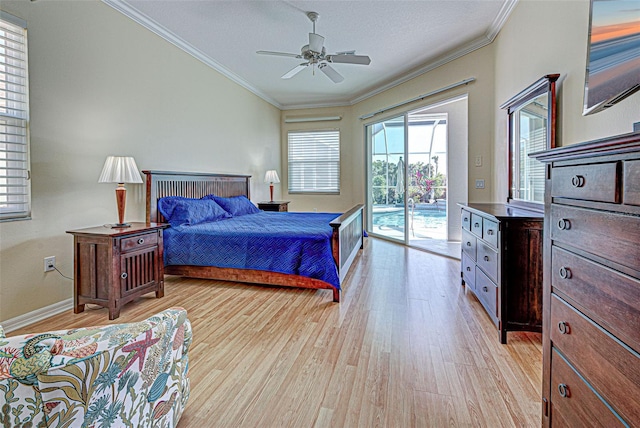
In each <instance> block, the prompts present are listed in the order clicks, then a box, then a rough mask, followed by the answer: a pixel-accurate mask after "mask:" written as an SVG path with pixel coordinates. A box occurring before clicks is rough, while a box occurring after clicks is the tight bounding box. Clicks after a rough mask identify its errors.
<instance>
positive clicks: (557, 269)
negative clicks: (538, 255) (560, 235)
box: [551, 247, 640, 351]
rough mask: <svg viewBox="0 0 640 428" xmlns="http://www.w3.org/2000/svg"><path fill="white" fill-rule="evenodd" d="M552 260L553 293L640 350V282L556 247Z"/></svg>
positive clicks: (552, 250)
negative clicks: (566, 299)
mask: <svg viewBox="0 0 640 428" xmlns="http://www.w3.org/2000/svg"><path fill="white" fill-rule="evenodd" d="M551 257H552V260H553V261H552V268H551V277H552V280H551V285H552V287H553V292H554V293H558V294H561V295H563V296H566V298H568V299H571V301H572V302H574V304H576V305H578V306H580V310H582V311H583V312H585V313H586V314H587V315H588V316H589V317H590V318H594V319H595V320H596V322H598V323H599V324H600V325H602V326H603V327H604V328H606V329H607V330H608V331H610V332H611V333H612V334H613V335H614V336H616V337H617V338H618V339H620V340H622V341H623V342H625V343H626V344H627V345H629V346H631V347H632V348H634V349H636V350H637V351H640V281H638V280H637V279H635V278H631V277H629V276H627V275H623V274H621V273H619V272H617V271H614V270H612V269H609V268H607V267H605V266H602V265H600V264H598V263H595V262H592V261H590V260H587V259H585V258H583V257H580V256H578V255H576V254H573V253H571V252H570V251H566V250H563V249H562V248H558V247H553V248H552V249H551Z"/></svg>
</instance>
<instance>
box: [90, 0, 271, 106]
mask: <svg viewBox="0 0 640 428" xmlns="http://www.w3.org/2000/svg"><path fill="white" fill-rule="evenodd" d="M102 2H103V3H104V4H106V5H108V6H111V7H112V8H114V9H115V10H117V11H118V12H120V13H122V14H123V15H125V16H127V17H129V18H131V19H132V20H133V21H135V22H137V23H138V24H140V25H142V26H143V27H145V28H147V29H148V30H150V31H152V32H154V33H155V34H157V35H158V36H160V37H162V38H163V39H165V40H166V41H168V42H169V43H171V44H173V45H175V46H176V47H178V48H179V49H182V50H183V51H185V52H186V53H188V54H189V55H191V56H193V57H194V58H196V59H197V60H199V61H201V62H203V63H204V64H206V65H208V66H209V67H211V68H213V69H214V70H216V71H217V72H218V73H220V74H222V75H223V76H225V77H226V78H228V79H229V80H231V81H232V82H234V83H237V84H238V85H240V86H242V87H243V88H245V89H247V90H248V91H250V92H252V93H253V94H255V95H256V96H258V97H260V98H262V99H263V100H265V101H266V102H268V103H269V104H272V105H273V106H274V107H277V108H278V109H282V108H283V106H282V105H281V104H280V103H279V102H277V101H276V100H275V99H273V98H272V97H270V96H269V95H267V94H265V93H264V92H262V91H260V90H259V89H257V88H256V87H254V86H252V85H251V84H250V83H249V82H247V81H246V80H244V79H242V78H241V77H240V76H238V75H237V74H235V73H233V72H232V71H231V70H229V69H227V68H226V67H224V66H223V65H222V64H220V63H219V62H217V61H215V60H213V59H212V58H210V57H209V56H207V55H206V54H205V53H204V52H202V51H200V50H199V49H196V48H194V47H193V46H192V45H191V44H190V43H189V42H187V41H186V40H184V39H182V38H181V37H180V36H178V35H177V34H175V33H173V32H172V31H171V30H169V29H167V28H165V27H163V26H162V25H160V24H159V23H158V22H156V21H154V20H153V19H151V18H149V17H147V16H145V15H143V14H141V13H140V12H138V11H137V10H136V9H135V8H134V7H133V6H131V5H130V4H129V3H127V2H126V1H125V0H102Z"/></svg>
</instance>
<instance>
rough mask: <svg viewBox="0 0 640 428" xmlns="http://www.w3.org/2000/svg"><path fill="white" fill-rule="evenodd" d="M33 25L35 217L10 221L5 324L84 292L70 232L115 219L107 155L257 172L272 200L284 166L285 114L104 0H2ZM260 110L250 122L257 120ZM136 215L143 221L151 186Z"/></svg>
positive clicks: (5, 239)
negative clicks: (53, 263)
mask: <svg viewBox="0 0 640 428" xmlns="http://www.w3.org/2000/svg"><path fill="white" fill-rule="evenodd" d="M1 6H2V10H3V11H5V12H8V13H11V14H13V15H15V16H18V17H20V18H22V19H25V20H26V21H27V25H28V28H29V29H28V31H29V54H30V67H29V68H30V85H31V87H30V89H31V94H30V100H31V171H32V172H31V176H32V211H33V219H32V220H27V221H16V222H5V223H0V321H2V320H7V319H11V318H14V317H17V316H19V315H23V314H26V313H29V312H31V311H34V310H37V309H40V308H43V307H46V306H48V305H51V304H55V303H57V302H60V301H64V300H65V299H69V298H71V297H72V296H73V287H72V281H69V280H67V279H64V278H62V277H61V276H60V275H59V274H58V273H56V272H50V273H46V274H45V273H44V272H43V258H44V257H45V256H56V259H57V265H58V268H59V269H60V270H61V271H62V272H63V273H65V274H66V275H68V276H72V275H73V248H72V246H73V245H72V244H73V240H72V237H71V235H68V234H65V231H66V230H70V229H75V228H81V227H86V226H94V225H100V224H105V223H113V222H114V221H115V220H116V214H117V213H116V206H115V196H114V195H115V193H114V189H115V187H114V186H113V185H111V184H98V183H97V180H98V176H99V174H100V171H101V169H102V165H103V163H104V160H105V158H106V157H107V156H108V155H131V156H134V157H135V159H136V162H137V164H138V167H139V168H140V169H159V170H186V171H214V172H228V173H241V174H251V175H252V176H253V177H254V179H253V181H252V189H251V193H252V198H253V199H254V200H261V199H268V194H269V190H268V186H266V185H264V183H263V182H262V180H263V178H264V172H265V171H266V170H267V169H274V168H275V169H278V170H280V111H279V110H278V109H277V108H275V107H273V106H272V105H270V104H268V103H266V102H265V101H263V100H262V99H260V98H258V97H257V96H255V95H253V94H252V93H250V92H248V91H247V90H245V89H243V88H241V87H240V86H238V85H236V84H235V83H232V82H231V81H230V80H228V79H227V78H225V77H223V76H222V75H220V74H218V73H217V72H215V71H213V70H212V69H211V68H209V67H207V66H206V65H204V64H202V63H201V62H199V61H197V60H196V59H194V58H193V57H191V56H189V55H188V54H186V53H184V52H182V51H181V50H179V49H178V48H176V47H174V46H173V45H171V44H169V43H168V42H166V41H164V40H163V39H161V38H160V37H158V36H156V35H155V34H153V33H151V32H150V31H148V30H146V29H144V28H143V27H141V26H140V25H138V24H136V23H134V22H133V21H131V20H130V19H129V18H127V17H125V16H124V15H122V14H120V13H118V12H116V11H115V10H114V9H112V8H111V7H109V6H106V5H105V4H103V3H101V2H98V1H82V2H79V1H69V2H67V1H38V2H29V1H16V2H14V1H5V0H3V1H2V4H1ZM247 118H251V120H247ZM128 190H129V192H128V198H127V199H128V201H127V212H126V219H127V220H128V221H136V220H138V221H140V220H144V193H143V186H142V185H129V186H128Z"/></svg>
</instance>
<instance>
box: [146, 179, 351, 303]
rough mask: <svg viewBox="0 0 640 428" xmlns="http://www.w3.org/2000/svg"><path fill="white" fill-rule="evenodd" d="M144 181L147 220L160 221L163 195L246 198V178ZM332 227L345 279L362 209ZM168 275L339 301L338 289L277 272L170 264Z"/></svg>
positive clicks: (338, 263)
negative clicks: (294, 290) (309, 291)
mask: <svg viewBox="0 0 640 428" xmlns="http://www.w3.org/2000/svg"><path fill="white" fill-rule="evenodd" d="M142 172H143V173H144V174H145V175H146V182H147V221H148V222H163V221H164V219H163V218H162V216H161V215H160V213H159V212H158V209H157V205H158V199H160V198H162V197H164V196H185V197H190V198H200V197H202V196H205V195H207V194H216V195H219V196H225V197H228V196H240V195H244V196H247V197H249V188H250V186H249V180H250V176H248V175H230V174H202V173H188V172H171V171H169V172H167V171H142ZM330 225H331V227H332V228H333V235H332V239H331V246H332V252H333V259H334V260H335V263H336V266H337V268H338V274H339V276H340V282H342V281H343V280H344V278H345V277H346V275H347V272H348V271H349V268H350V267H351V264H352V263H353V261H354V259H355V257H356V255H357V253H358V250H359V249H361V248H362V231H363V228H362V226H363V206H362V205H357V206H355V207H353V208H351V209H350V210H349V211H347V212H345V213H344V214H342V215H341V216H339V217H337V218H335V219H334V220H332V221H331V222H330ZM164 272H165V274H167V275H182V276H186V277H190V278H205V279H217V280H222V281H236V282H248V283H254V284H266V285H280V286H287V287H300V288H313V289H329V290H332V291H333V301H334V302H339V301H340V290H339V289H338V288H335V287H334V286H333V285H331V284H329V283H327V282H324V281H321V280H319V279H314V278H307V277H304V276H299V275H289V274H283V273H279V272H267V271H260V270H251V269H234V268H219V267H213V266H190V265H169V266H165V267H164Z"/></svg>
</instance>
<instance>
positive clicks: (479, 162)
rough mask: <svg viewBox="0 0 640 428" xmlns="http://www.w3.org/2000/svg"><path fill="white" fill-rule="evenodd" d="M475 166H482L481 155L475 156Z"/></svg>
mask: <svg viewBox="0 0 640 428" xmlns="http://www.w3.org/2000/svg"><path fill="white" fill-rule="evenodd" d="M476 166H482V156H480V155H478V156H476Z"/></svg>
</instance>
